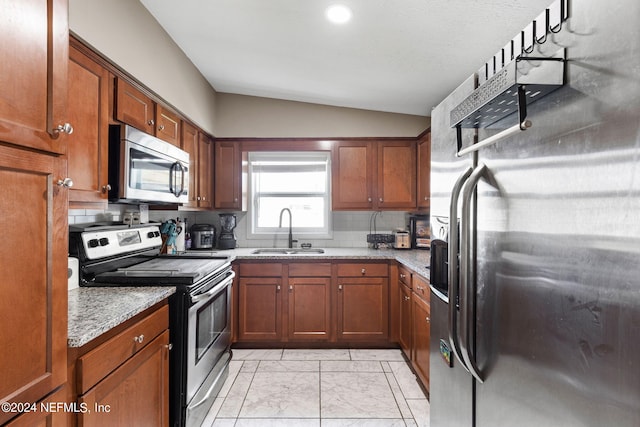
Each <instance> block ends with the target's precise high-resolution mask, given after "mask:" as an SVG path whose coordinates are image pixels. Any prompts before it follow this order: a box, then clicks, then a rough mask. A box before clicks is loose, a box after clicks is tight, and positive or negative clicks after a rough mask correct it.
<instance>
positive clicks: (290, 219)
mask: <svg viewBox="0 0 640 427" xmlns="http://www.w3.org/2000/svg"><path fill="white" fill-rule="evenodd" d="M285 211H287V212H289V246H288V247H289V248H293V230H292V226H293V216H292V215H291V210H290V209H289V208H283V209H282V210H281V211H280V224H279V225H278V227H282V214H283V213H284V212H285Z"/></svg>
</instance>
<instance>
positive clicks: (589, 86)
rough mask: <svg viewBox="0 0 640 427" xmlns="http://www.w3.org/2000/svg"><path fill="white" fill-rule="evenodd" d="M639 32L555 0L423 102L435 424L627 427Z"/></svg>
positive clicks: (624, 8) (638, 416)
mask: <svg viewBox="0 0 640 427" xmlns="http://www.w3.org/2000/svg"><path fill="white" fill-rule="evenodd" d="M534 22H535V23H534ZM639 28H640V2H638V1H637V0H619V1H616V2H605V1H601V0H571V1H566V0H564V1H557V2H555V3H553V4H552V5H550V7H549V8H548V9H546V10H544V11H541V14H540V16H538V17H532V25H530V26H528V27H527V28H526V29H524V30H523V32H522V33H521V34H519V35H517V37H515V38H514V39H513V40H511V41H508V40H505V42H509V43H507V45H505V47H504V48H503V49H501V50H500V52H499V53H498V54H496V57H494V58H491V60H490V61H488V64H486V65H485V66H484V67H481V68H480V70H479V71H477V72H475V73H473V75H471V76H470V77H469V79H467V80H466V81H464V82H462V84H461V85H460V86H459V87H458V88H457V89H456V90H454V91H453V92H452V93H451V94H450V95H449V96H448V97H447V98H446V99H445V100H444V101H443V102H442V103H441V104H439V105H438V106H437V107H436V108H435V109H434V111H433V114H432V153H431V159H432V160H431V161H432V163H431V173H432V175H431V197H432V199H431V219H432V224H431V226H432V236H431V237H432V248H431V257H432V263H431V286H432V289H431V290H432V293H431V320H432V323H431V362H430V363H431V365H430V372H431V378H430V400H431V427H458V426H463V427H540V426H545V427H547V426H562V427H578V426H579V427H585V426H587V427H601V426H616V427H622V426H624V427H632V426H633V427H637V426H640V32H639V30H638V29H639ZM499 48H500V47H499V46H496V49H499ZM514 51H515V52H514ZM518 56H520V58H519V60H518V59H511V58H512V57H518ZM471 72H473V70H471Z"/></svg>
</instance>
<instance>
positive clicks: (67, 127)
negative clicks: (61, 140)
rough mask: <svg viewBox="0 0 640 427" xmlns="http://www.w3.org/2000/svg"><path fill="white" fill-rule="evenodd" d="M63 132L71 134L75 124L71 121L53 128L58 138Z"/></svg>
mask: <svg viewBox="0 0 640 427" xmlns="http://www.w3.org/2000/svg"><path fill="white" fill-rule="evenodd" d="M61 133H66V134H67V135H71V134H72V133H73V126H71V123H65V124H63V125H58V127H56V128H55V129H53V137H54V138H57V137H59V136H60V134H61Z"/></svg>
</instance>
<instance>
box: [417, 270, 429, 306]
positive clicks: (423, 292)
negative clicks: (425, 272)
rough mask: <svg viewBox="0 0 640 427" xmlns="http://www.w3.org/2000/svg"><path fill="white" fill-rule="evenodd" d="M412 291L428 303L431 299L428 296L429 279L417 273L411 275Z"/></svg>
mask: <svg viewBox="0 0 640 427" xmlns="http://www.w3.org/2000/svg"><path fill="white" fill-rule="evenodd" d="M413 292H414V293H415V294H416V295H417V296H419V297H420V299H422V300H423V301H424V302H426V303H427V304H429V301H430V299H431V298H430V296H429V295H430V291H429V281H427V280H426V279H424V278H423V277H420V276H418V275H415V276H413Z"/></svg>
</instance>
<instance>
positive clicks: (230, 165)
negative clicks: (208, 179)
mask: <svg viewBox="0 0 640 427" xmlns="http://www.w3.org/2000/svg"><path fill="white" fill-rule="evenodd" d="M214 157H215V168H214V173H215V180H214V181H215V182H214V189H213V195H214V197H215V203H214V206H215V208H216V209H236V210H240V209H242V198H241V194H240V192H241V190H242V187H241V182H242V176H241V173H242V172H241V166H242V165H241V153H240V147H239V145H238V144H237V143H234V142H228V141H216V143H215V156H214Z"/></svg>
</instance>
